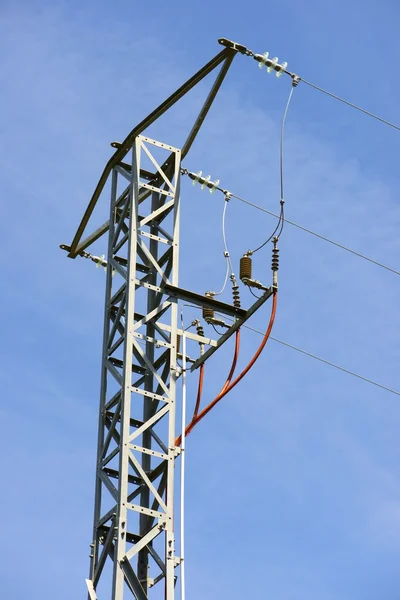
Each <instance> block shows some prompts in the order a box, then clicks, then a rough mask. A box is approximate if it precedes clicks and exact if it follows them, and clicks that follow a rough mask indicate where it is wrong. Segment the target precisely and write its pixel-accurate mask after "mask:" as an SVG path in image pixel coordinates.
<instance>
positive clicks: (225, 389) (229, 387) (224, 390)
mask: <svg viewBox="0 0 400 600" xmlns="http://www.w3.org/2000/svg"><path fill="white" fill-rule="evenodd" d="M276 305H277V293H276V292H275V293H274V295H273V298H272V308H271V317H270V320H269V324H268V327H267V331H266V332H265V335H264V337H263V340H262V342H261V344H260V346H259V347H258V349H257V351H256V352H255V354H254V356H253V358H252V359H251V360H250V362H249V363H248V365H247V366H246V367H245V368H244V369H243V371H242V372H241V373H240V374H239V375H238V376H237V377H236V379H235V380H234V381H232V383H228V380H229V377H228V380H227V383H226V384H225V385H224V387H223V388H222V390H221V391H220V393H219V394H218V396H216V397H215V398H214V400H213V401H212V402H210V404H209V405H208V406H206V407H205V408H204V409H203V410H202V411H201V413H200V414H199V415H197V417H196V418H195V419H193V420H192V421H191V423H189V425H188V426H187V427H186V430H185V435H189V433H190V432H191V431H192V429H193V428H194V427H195V426H196V425H197V423H199V421H201V419H203V417H205V416H206V415H207V414H208V413H209V412H210V410H211V409H212V408H213V407H214V406H215V405H216V404H217V403H218V402H219V401H220V400H221V399H222V398H223V397H224V396H226V394H227V393H228V392H230V391H231V390H232V389H233V388H234V387H235V385H236V384H238V383H239V381H241V379H243V377H244V376H245V375H246V374H247V373H248V372H249V370H250V369H251V367H252V366H253V365H254V363H255V362H256V360H257V359H258V357H259V356H260V354H261V352H262V351H263V349H264V347H265V345H266V343H267V341H268V338H269V336H270V334H271V330H272V327H273V325H274V321H275V315H276ZM232 366H233V365H232ZM231 372H232V369H231ZM230 375H231V373H230Z"/></svg>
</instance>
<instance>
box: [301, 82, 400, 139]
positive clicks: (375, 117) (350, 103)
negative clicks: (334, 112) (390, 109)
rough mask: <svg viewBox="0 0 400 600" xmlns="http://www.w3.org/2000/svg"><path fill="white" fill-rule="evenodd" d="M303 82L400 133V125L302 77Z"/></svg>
mask: <svg viewBox="0 0 400 600" xmlns="http://www.w3.org/2000/svg"><path fill="white" fill-rule="evenodd" d="M301 81H302V82H303V83H305V84H306V85H309V86H310V87H312V88H314V89H315V90H318V91H319V92H322V93H323V94H326V95H327V96H330V97H331V98H334V99H335V100H339V102H343V104H347V106H350V107H351V108H355V109H356V110H359V111H360V112H362V113H364V114H365V115H368V116H369V117H372V118H373V119H376V120H377V121H380V122H381V123H384V124H385V125H389V127H393V129H397V130H398V131H400V127H399V126H398V125H395V124H394V123H391V122H390V121H387V120H386V119H383V118H382V117H379V116H378V115H375V114H374V113H372V112H369V110H365V108H361V106H357V104H353V103H352V102H349V101H348V100H345V99H344V98H341V97H340V96H337V95H336V94H332V92H328V90H324V88H321V87H319V86H318V85H315V83H311V81H307V79H303V78H302V77H301Z"/></svg>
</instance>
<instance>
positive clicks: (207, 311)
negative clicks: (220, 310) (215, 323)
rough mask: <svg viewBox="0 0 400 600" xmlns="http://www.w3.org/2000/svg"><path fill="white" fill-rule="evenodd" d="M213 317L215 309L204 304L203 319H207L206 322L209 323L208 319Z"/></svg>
mask: <svg viewBox="0 0 400 600" xmlns="http://www.w3.org/2000/svg"><path fill="white" fill-rule="evenodd" d="M213 318H214V311H213V309H212V308H207V307H205V306H203V319H204V320H205V322H206V323H208V321H209V320H210V319H213Z"/></svg>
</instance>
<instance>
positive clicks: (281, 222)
mask: <svg viewBox="0 0 400 600" xmlns="http://www.w3.org/2000/svg"><path fill="white" fill-rule="evenodd" d="M293 90H294V86H293V85H292V87H291V88H290V93H289V97H288V99H287V102H286V107H285V112H284V113H283V119H282V125H281V139H280V148H279V178H280V196H281V197H280V204H281V210H280V214H279V221H278V224H277V226H276V227H275V229H274V231H273V232H272V233H271V235H270V236H269V238H268V239H267V240H265V242H263V243H262V244H261V245H260V246H258V247H257V248H255V249H254V250H252V251H251V254H255V253H256V252H258V251H259V250H261V248H264V246H265V245H266V244H268V242H270V241H271V240H272V238H273V237H274V236H275V234H276V233H277V231H278V229H279V233H278V234H277V237H278V238H279V237H280V235H281V234H282V231H283V226H284V223H285V211H284V208H283V205H284V203H285V198H284V194H283V179H284V178H283V142H284V137H285V123H286V117H287V114H288V110H289V105H290V101H291V99H292V96H293ZM232 196H234V194H232ZM234 197H235V198H236V197H237V196H234Z"/></svg>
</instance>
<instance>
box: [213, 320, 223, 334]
mask: <svg viewBox="0 0 400 600" xmlns="http://www.w3.org/2000/svg"><path fill="white" fill-rule="evenodd" d="M210 325H211V327H212V328H213V329H214V331H215V333H216V334H217V335H223V333H221V332H220V331H218V329H217V328H216V327H215V325H214V323H210Z"/></svg>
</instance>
